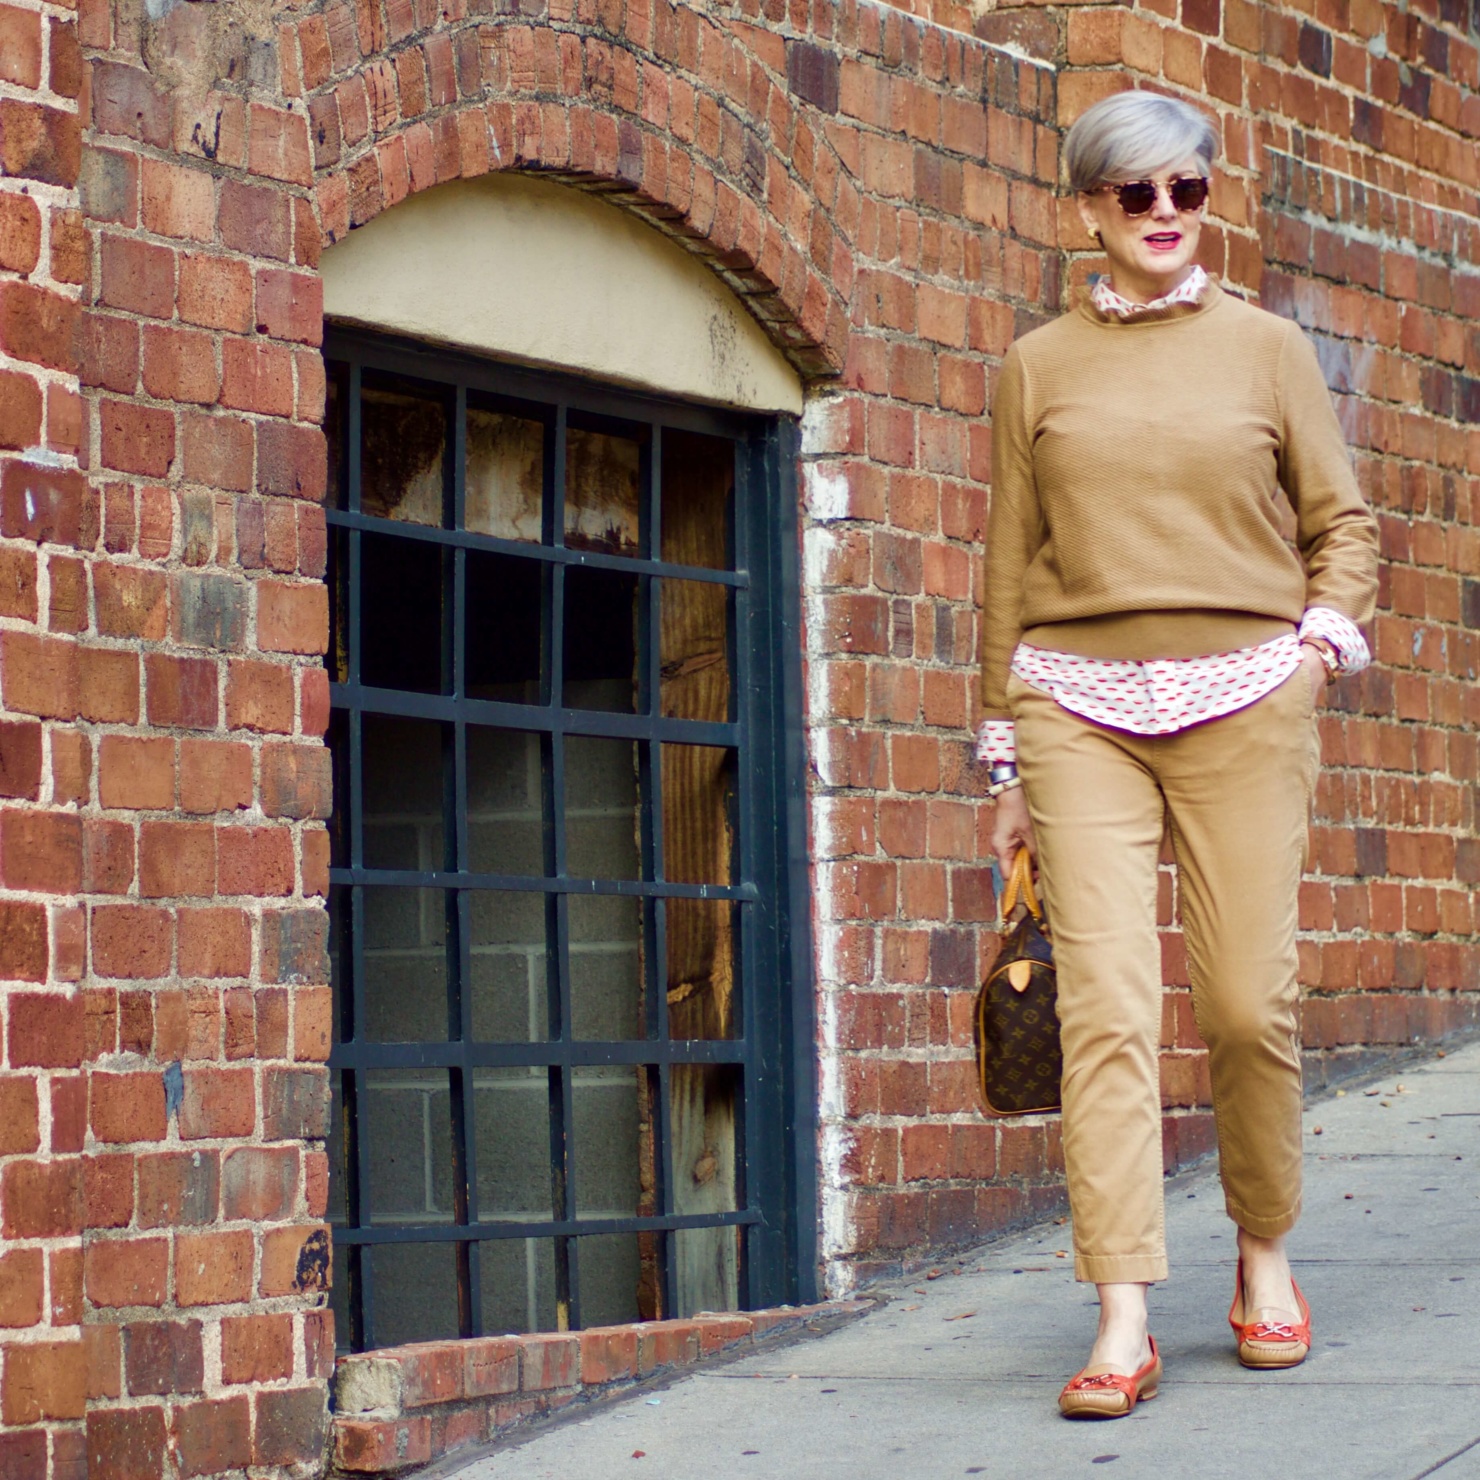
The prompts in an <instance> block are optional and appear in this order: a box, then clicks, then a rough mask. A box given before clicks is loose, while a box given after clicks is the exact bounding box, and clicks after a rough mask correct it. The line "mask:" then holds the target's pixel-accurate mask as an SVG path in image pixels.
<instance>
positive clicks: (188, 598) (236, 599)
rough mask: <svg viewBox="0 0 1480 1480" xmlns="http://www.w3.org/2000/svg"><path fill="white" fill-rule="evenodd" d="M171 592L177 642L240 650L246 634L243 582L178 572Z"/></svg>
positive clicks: (245, 594) (245, 606) (234, 650)
mask: <svg viewBox="0 0 1480 1480" xmlns="http://www.w3.org/2000/svg"><path fill="white" fill-rule="evenodd" d="M175 593H176V613H177V616H176V621H177V623H178V626H179V637H180V641H181V642H187V643H191V644H193V645H194V646H196V647H208V648H222V649H226V650H228V651H232V652H236V651H240V649H241V648H242V647H243V646H244V644H245V643H246V637H247V588H246V586H244V585H243V584H242V583H241V582H240V581H233V580H232V579H231V578H230V577H229V576H195V575H182V576H180V577H178V578H177V584H176V587H175Z"/></svg>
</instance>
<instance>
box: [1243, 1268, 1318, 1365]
mask: <svg viewBox="0 0 1480 1480" xmlns="http://www.w3.org/2000/svg"><path fill="white" fill-rule="evenodd" d="M1290 1288H1291V1289H1293V1290H1294V1291H1295V1299H1296V1300H1297V1301H1298V1302H1299V1305H1300V1319H1299V1320H1298V1321H1245V1320H1244V1314H1245V1311H1244V1261H1243V1260H1242V1259H1240V1260H1239V1262H1238V1274H1237V1276H1236V1283H1235V1284H1234V1287H1233V1304H1232V1306H1230V1307H1229V1311H1228V1324H1229V1325H1230V1326H1232V1327H1233V1336H1234V1340H1235V1341H1237V1342H1238V1359H1239V1361H1240V1362H1242V1363H1243V1364H1244V1366H1245V1367H1256V1368H1259V1369H1260V1370H1269V1369H1272V1368H1279V1367H1298V1366H1299V1365H1300V1364H1301V1363H1302V1362H1303V1361H1304V1360H1305V1359H1306V1358H1307V1357H1308V1356H1309V1355H1310V1306H1308V1305H1307V1304H1306V1303H1305V1296H1304V1295H1302V1294H1301V1293H1300V1286H1299V1285H1297V1284H1296V1283H1295V1281H1294V1279H1291V1281H1290Z"/></svg>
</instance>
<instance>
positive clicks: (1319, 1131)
mask: <svg viewBox="0 0 1480 1480" xmlns="http://www.w3.org/2000/svg"><path fill="white" fill-rule="evenodd" d="M1325 1134H1326V1128H1325V1127H1324V1126H1319V1125H1318V1126H1314V1127H1312V1129H1311V1135H1313V1136H1324V1135H1325Z"/></svg>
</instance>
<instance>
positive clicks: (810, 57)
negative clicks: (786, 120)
mask: <svg viewBox="0 0 1480 1480" xmlns="http://www.w3.org/2000/svg"><path fill="white" fill-rule="evenodd" d="M840 73H841V63H840V62H839V60H838V54H837V52H836V51H833V50H831V49H829V48H827V47H822V46H817V45H814V44H813V43H812V42H810V41H789V42H787V44H786V85H787V87H789V88H790V89H791V91H792V93H793V94H794V95H795V96H796V97H799V98H800V99H801V100H802V101H803V102H804V103H811V104H812V106H813V107H814V108H820V109H821V110H822V111H823V112H824V113H836V112H837V111H838V79H839V76H840Z"/></svg>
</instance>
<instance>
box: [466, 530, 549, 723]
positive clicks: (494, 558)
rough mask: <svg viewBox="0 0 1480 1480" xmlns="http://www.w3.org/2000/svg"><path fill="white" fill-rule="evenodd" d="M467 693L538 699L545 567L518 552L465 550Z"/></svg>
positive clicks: (524, 701) (501, 698) (508, 701)
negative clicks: (498, 552) (510, 553)
mask: <svg viewBox="0 0 1480 1480" xmlns="http://www.w3.org/2000/svg"><path fill="white" fill-rule="evenodd" d="M466 558H467V624H468V626H467V664H468V674H467V684H468V697H469V698H472V699H491V700H496V701H498V702H500V703H503V704H542V703H544V692H545V690H544V687H543V684H542V682H541V674H542V672H543V669H544V664H543V663H542V662H541V654H542V653H543V651H544V640H543V637H542V631H543V624H544V620H545V616H544V613H545V609H546V607H547V606H548V604H549V603H548V601H547V600H546V595H545V593H546V590H547V588H548V585H549V579H550V577H549V571H548V568H547V567H546V566H545V565H543V564H542V563H540V562H539V561H536V560H523V559H521V558H520V557H518V556H517V555H490V554H488V553H487V552H486V551H482V550H469V551H468V553H467V557H466Z"/></svg>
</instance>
